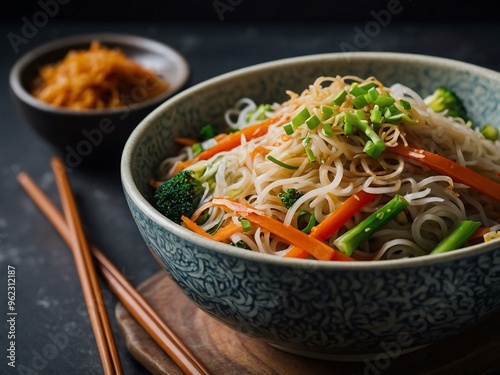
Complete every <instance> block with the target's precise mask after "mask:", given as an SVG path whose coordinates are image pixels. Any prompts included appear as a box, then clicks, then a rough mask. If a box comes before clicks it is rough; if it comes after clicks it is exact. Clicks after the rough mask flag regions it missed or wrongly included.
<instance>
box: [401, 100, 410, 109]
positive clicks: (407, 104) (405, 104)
mask: <svg viewBox="0 0 500 375" xmlns="http://www.w3.org/2000/svg"><path fill="white" fill-rule="evenodd" d="M399 104H401V107H403V108H404V109H406V110H408V109H411V104H410V102H409V101H407V100H404V99H399Z"/></svg>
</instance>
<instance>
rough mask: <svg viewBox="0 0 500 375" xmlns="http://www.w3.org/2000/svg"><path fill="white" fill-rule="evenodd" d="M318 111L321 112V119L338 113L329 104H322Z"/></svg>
mask: <svg viewBox="0 0 500 375" xmlns="http://www.w3.org/2000/svg"><path fill="white" fill-rule="evenodd" d="M320 112H321V121H326V120H328V119H329V118H330V117H332V116H333V115H336V114H338V112H337V111H336V110H335V109H333V107H330V106H329V105H322V106H321V107H320Z"/></svg>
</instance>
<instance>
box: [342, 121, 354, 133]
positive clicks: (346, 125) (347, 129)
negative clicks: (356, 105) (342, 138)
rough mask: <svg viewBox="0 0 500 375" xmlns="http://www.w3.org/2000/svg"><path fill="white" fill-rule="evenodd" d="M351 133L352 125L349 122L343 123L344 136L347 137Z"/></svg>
mask: <svg viewBox="0 0 500 375" xmlns="http://www.w3.org/2000/svg"><path fill="white" fill-rule="evenodd" d="M351 133H352V124H351V123H350V122H349V121H344V134H345V135H349V134H351Z"/></svg>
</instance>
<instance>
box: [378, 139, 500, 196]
mask: <svg viewBox="0 0 500 375" xmlns="http://www.w3.org/2000/svg"><path fill="white" fill-rule="evenodd" d="M387 151H389V152H392V153H395V154H397V155H400V156H403V157H406V158H410V159H413V160H416V161H418V162H420V163H422V164H424V165H425V166H427V167H429V168H431V169H432V170H434V171H436V172H438V173H442V174H444V175H446V176H448V177H451V178H452V179H453V181H456V182H460V183H462V184H465V185H467V186H470V187H471V188H473V189H476V190H477V191H478V192H480V193H482V194H484V195H486V196H487V197H490V198H492V199H495V200H497V201H500V184H498V183H496V182H495V181H492V180H490V179H489V178H487V177H484V176H482V175H480V174H479V173H476V172H474V171H472V170H471V169H469V168H467V167H464V166H463V165H460V164H458V163H456V162H454V161H452V160H450V159H447V158H445V157H443V156H440V155H438V154H434V153H432V152H429V151H425V150H422V149H418V148H413V147H408V146H404V145H403V144H399V145H397V146H396V147H391V148H388V149H387Z"/></svg>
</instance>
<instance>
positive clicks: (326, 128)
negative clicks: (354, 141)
mask: <svg viewBox="0 0 500 375" xmlns="http://www.w3.org/2000/svg"><path fill="white" fill-rule="evenodd" d="M323 133H324V134H325V135H326V136H327V137H332V136H333V131H332V125H331V124H330V123H328V122H327V123H326V124H324V125H323Z"/></svg>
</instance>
